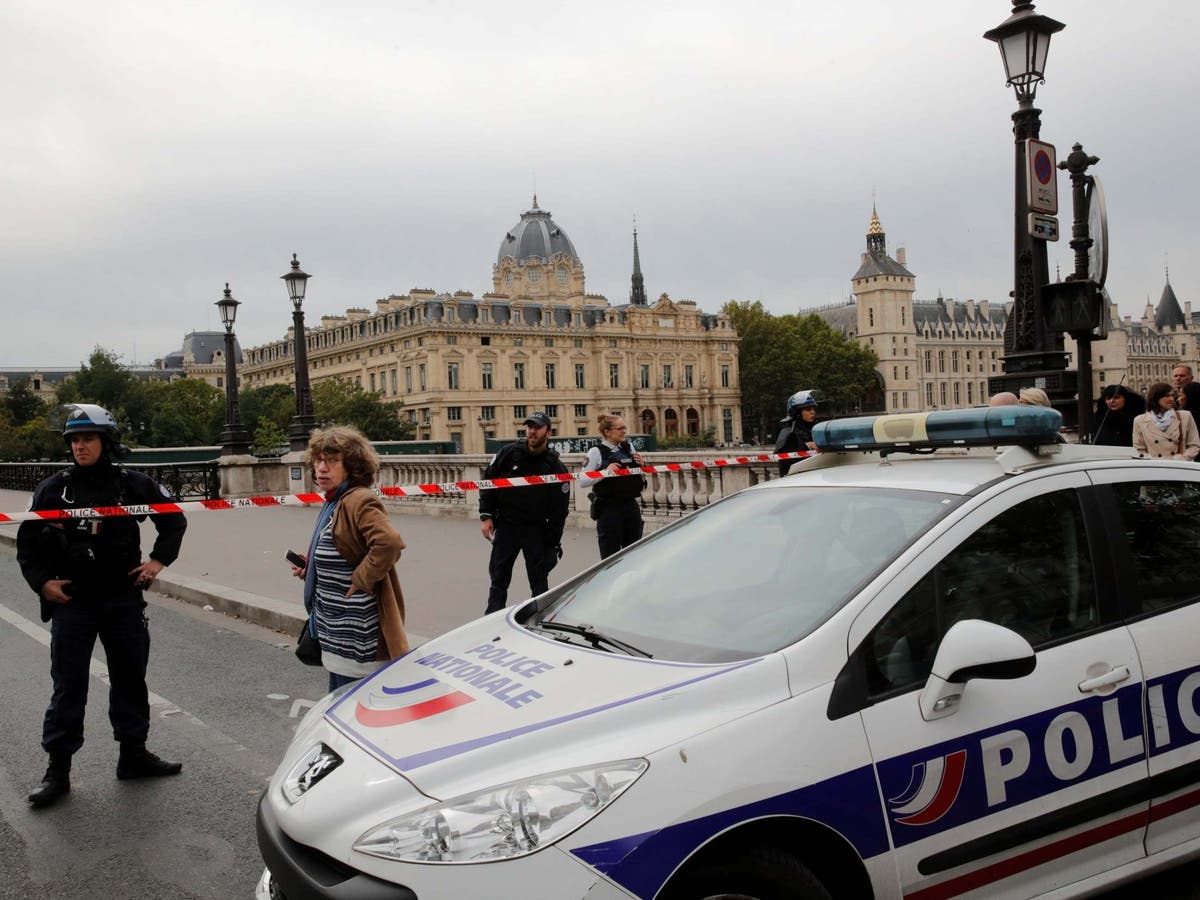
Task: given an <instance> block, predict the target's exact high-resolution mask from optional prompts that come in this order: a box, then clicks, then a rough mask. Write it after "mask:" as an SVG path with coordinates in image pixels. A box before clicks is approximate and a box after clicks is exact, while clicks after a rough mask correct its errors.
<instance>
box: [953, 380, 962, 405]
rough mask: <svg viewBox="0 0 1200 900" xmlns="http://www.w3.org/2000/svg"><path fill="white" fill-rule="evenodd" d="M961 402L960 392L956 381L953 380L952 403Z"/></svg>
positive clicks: (957, 403)
mask: <svg viewBox="0 0 1200 900" xmlns="http://www.w3.org/2000/svg"><path fill="white" fill-rule="evenodd" d="M961 404H962V394H961V392H960V391H959V387H958V382H957V381H956V382H954V405H955V406H959V405H961Z"/></svg>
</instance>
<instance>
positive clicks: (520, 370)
mask: <svg viewBox="0 0 1200 900" xmlns="http://www.w3.org/2000/svg"><path fill="white" fill-rule="evenodd" d="M513 387H515V388H516V389H517V390H524V388H525V363H513Z"/></svg>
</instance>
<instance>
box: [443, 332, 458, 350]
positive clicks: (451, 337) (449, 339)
mask: <svg viewBox="0 0 1200 900" xmlns="http://www.w3.org/2000/svg"><path fill="white" fill-rule="evenodd" d="M446 343H447V344H449V345H450V346H452V347H453V346H454V345H455V344H457V343H458V335H457V334H448V335H446Z"/></svg>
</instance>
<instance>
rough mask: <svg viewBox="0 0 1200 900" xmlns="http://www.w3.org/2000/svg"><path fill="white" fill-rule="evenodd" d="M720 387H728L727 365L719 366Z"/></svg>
mask: <svg viewBox="0 0 1200 900" xmlns="http://www.w3.org/2000/svg"><path fill="white" fill-rule="evenodd" d="M721 387H729V366H728V365H723V366H721Z"/></svg>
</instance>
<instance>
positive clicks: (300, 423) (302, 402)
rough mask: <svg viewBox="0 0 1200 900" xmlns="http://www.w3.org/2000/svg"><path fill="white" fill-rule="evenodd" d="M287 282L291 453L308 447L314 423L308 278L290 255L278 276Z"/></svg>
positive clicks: (289, 434) (289, 440)
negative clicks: (292, 365)
mask: <svg viewBox="0 0 1200 900" xmlns="http://www.w3.org/2000/svg"><path fill="white" fill-rule="evenodd" d="M279 277H280V278H282V279H283V280H284V281H285V282H287V289H288V297H290V298H291V301H292V345H293V346H294V347H295V357H296V415H295V416H293V417H292V427H291V428H290V429H288V444H289V446H290V448H291V449H292V450H303V449H305V448H306V447H307V446H308V435H309V433H310V432H311V431H312V430H313V427H314V425H315V424H316V423H315V421H314V419H313V406H312V389H311V388H310V387H309V384H308V338H307V335H306V334H305V331H304V310H303V309H302V307H303V305H304V290H305V286H306V284H307V282H308V279H309V278H310V277H312V276H310V275H309V274H308V273H307V272H305V271H303V270H302V269H301V268H300V260H298V259H297V258H296V254H295V253H293V254H292V270H291V271H290V272H288V273H287V274H286V275H280V276H279Z"/></svg>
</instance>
